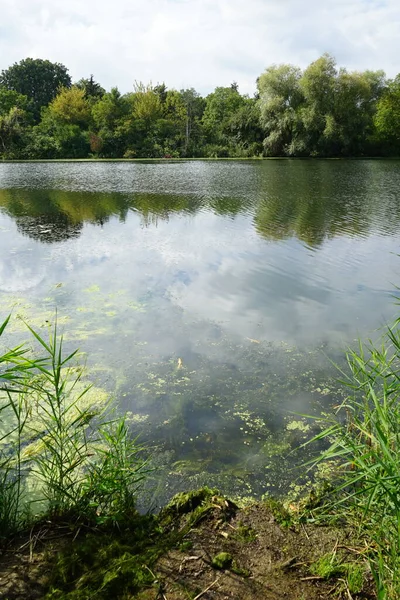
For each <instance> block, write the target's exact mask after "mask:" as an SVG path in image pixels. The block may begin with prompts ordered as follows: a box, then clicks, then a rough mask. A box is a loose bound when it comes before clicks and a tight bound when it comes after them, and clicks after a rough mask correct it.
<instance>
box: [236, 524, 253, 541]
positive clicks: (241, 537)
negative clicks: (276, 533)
mask: <svg viewBox="0 0 400 600" xmlns="http://www.w3.org/2000/svg"><path fill="white" fill-rule="evenodd" d="M232 538H233V539H235V540H237V541H239V542H243V543H245V544H249V543H250V542H254V540H256V539H257V533H256V531H255V530H254V529H253V528H252V527H249V526H248V525H244V524H243V523H242V522H240V523H239V525H238V526H237V528H236V533H234V534H233V535H232Z"/></svg>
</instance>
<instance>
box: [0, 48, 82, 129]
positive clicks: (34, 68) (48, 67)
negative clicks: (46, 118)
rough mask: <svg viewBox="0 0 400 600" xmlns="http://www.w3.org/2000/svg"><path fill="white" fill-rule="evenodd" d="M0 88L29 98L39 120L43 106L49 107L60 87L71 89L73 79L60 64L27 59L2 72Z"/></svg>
mask: <svg viewBox="0 0 400 600" xmlns="http://www.w3.org/2000/svg"><path fill="white" fill-rule="evenodd" d="M0 86H3V87H5V88H6V89H8V90H13V91H15V92H18V93H19V94H22V95H24V96H27V98H29V99H30V100H31V103H32V109H33V113H34V115H35V118H36V119H39V116H40V109H41V108H42V106H47V105H48V104H49V103H50V102H51V101H52V100H53V98H55V97H56V95H57V93H58V90H59V88H60V87H67V88H68V87H70V86H71V77H70V76H69V75H68V70H67V69H66V67H64V65H62V64H60V63H52V62H50V61H49V60H42V59H40V58H38V59H33V58H25V59H24V60H21V62H19V63H15V64H14V65H12V66H11V67H9V68H8V69H6V70H3V71H2V72H1V74H0Z"/></svg>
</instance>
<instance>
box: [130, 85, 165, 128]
mask: <svg viewBox="0 0 400 600" xmlns="http://www.w3.org/2000/svg"><path fill="white" fill-rule="evenodd" d="M134 89H135V91H134V93H133V94H131V95H130V100H131V101H132V108H133V115H134V116H135V118H136V119H141V120H142V121H144V122H145V123H146V124H147V125H150V123H151V122H154V121H156V120H157V119H159V118H160V117H161V116H162V113H163V109H162V102H161V98H160V94H159V93H156V91H155V90H154V88H153V86H152V84H151V83H149V84H147V85H145V84H144V83H142V82H138V81H137V82H135V85H134Z"/></svg>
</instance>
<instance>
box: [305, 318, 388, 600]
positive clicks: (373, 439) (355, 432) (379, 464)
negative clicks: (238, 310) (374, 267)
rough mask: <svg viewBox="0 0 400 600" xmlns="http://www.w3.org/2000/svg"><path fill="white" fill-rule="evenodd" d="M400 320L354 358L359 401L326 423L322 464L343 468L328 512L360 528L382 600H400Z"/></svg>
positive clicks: (351, 382) (350, 356) (353, 399)
mask: <svg viewBox="0 0 400 600" xmlns="http://www.w3.org/2000/svg"><path fill="white" fill-rule="evenodd" d="M399 323H400V320H399V321H397V322H396V323H395V324H394V326H392V327H388V328H387V329H386V331H385V332H384V334H383V337H382V340H381V341H380V343H379V344H374V343H372V342H371V341H369V342H368V344H366V345H363V344H361V343H360V344H359V348H358V349H357V351H349V352H348V353H347V361H348V365H349V367H350V373H349V374H347V375H346V377H345V383H346V385H347V386H348V388H349V389H350V390H351V394H350V395H349V397H347V398H346V400H345V401H344V402H343V403H342V404H341V405H340V406H339V408H338V409H337V411H336V413H335V414H334V415H333V416H331V417H326V419H325V425H324V430H323V431H322V432H321V434H320V435H318V436H317V438H316V439H324V438H325V439H328V440H329V444H330V445H329V447H328V449H327V450H326V451H325V452H323V453H322V455H321V456H320V457H319V459H318V461H317V462H319V461H321V460H323V461H329V462H330V463H332V462H333V463H334V464H336V465H337V471H336V475H337V480H336V488H335V493H334V500H333V501H332V503H331V504H330V505H326V504H325V506H324V507H323V509H322V515H323V518H324V517H326V512H325V511H327V510H328V509H329V510H330V512H331V513H332V512H333V514H334V515H335V516H343V517H345V518H346V519H347V520H350V521H351V522H353V523H356V524H359V526H360V528H361V530H360V531H361V533H362V534H363V535H364V537H365V541H366V543H367V544H368V551H369V552H368V556H369V564H370V568H371V571H372V574H373V576H374V579H375V583H376V587H377V592H378V598H379V599H383V598H385V599H386V598H388V599H389V598H390V599H392V598H393V599H394V598H399V597H400V402H399V398H400V329H399Z"/></svg>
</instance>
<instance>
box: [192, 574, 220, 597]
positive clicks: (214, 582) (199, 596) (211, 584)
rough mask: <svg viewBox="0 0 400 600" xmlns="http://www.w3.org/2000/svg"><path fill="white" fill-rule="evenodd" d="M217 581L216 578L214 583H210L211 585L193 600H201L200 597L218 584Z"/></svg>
mask: <svg viewBox="0 0 400 600" xmlns="http://www.w3.org/2000/svg"><path fill="white" fill-rule="evenodd" d="M218 581H219V577H217V579H216V580H215V581H213V582H212V584H211V585H209V586H208V587H207V588H206V589H205V590H203V591H202V592H200V594H197V596H196V597H195V598H193V600H199V598H201V597H202V596H204V594H205V593H206V592H208V590H210V589H211V588H212V587H213V586H214V585H215V584H216V583H218Z"/></svg>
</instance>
